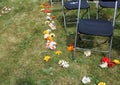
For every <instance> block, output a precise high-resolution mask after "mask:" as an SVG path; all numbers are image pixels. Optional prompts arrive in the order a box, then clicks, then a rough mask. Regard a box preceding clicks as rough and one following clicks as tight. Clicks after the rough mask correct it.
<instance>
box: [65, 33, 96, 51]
mask: <svg viewBox="0 0 120 85" xmlns="http://www.w3.org/2000/svg"><path fill="white" fill-rule="evenodd" d="M66 44H67V45H70V44H75V33H74V34H69V35H68V36H67V39H66ZM77 47H80V48H90V49H92V48H93V47H94V37H93V36H85V35H80V34H79V35H78V38H77Z"/></svg>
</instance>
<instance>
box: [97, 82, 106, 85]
mask: <svg viewBox="0 0 120 85" xmlns="http://www.w3.org/2000/svg"><path fill="white" fill-rule="evenodd" d="M98 85H106V83H105V82H100V83H98Z"/></svg>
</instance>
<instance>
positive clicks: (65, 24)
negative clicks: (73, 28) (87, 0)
mask: <svg viewBox="0 0 120 85" xmlns="http://www.w3.org/2000/svg"><path fill="white" fill-rule="evenodd" d="M69 1H70V0H69ZM64 2H65V1H64V0H62V13H63V20H64V30H65V31H66V32H67V30H66V29H67V24H72V23H77V21H73V22H70V21H68V22H67V21H66V20H67V19H66V15H67V13H68V12H69V11H71V10H67V11H66V12H65V7H64ZM85 9H86V12H84V14H83V16H82V17H84V15H85V14H86V13H87V12H88V18H90V8H85ZM76 10H77V9H76ZM76 20H77V19H76Z"/></svg>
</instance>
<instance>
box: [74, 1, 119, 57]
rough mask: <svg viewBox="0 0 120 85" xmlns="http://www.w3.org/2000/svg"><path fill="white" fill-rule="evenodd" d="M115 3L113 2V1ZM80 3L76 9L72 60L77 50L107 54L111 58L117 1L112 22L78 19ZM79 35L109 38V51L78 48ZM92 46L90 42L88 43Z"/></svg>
mask: <svg viewBox="0 0 120 85" xmlns="http://www.w3.org/2000/svg"><path fill="white" fill-rule="evenodd" d="M113 1H115V0H113ZM81 5H82V3H81V0H80V1H79V9H78V19H77V25H76V35H75V43H74V44H75V45H74V53H73V57H72V58H73V59H74V58H75V54H76V51H77V50H91V51H92V52H93V51H96V52H105V53H107V54H108V56H109V57H110V56H111V50H112V40H113V32H114V25H115V17H116V10H117V1H116V2H115V5H114V16H113V22H111V21H108V20H100V19H80V12H81V10H80V7H81ZM79 34H84V35H90V36H99V37H107V38H109V39H110V40H109V41H110V42H109V44H110V45H109V49H105V50H103V49H99V50H98V49H93V48H90V49H89V48H84V47H79V46H78V45H77V44H78V40H80V38H78V35H79ZM90 43H91V44H93V43H92V42H90ZM83 44H84V43H81V44H80V45H83Z"/></svg>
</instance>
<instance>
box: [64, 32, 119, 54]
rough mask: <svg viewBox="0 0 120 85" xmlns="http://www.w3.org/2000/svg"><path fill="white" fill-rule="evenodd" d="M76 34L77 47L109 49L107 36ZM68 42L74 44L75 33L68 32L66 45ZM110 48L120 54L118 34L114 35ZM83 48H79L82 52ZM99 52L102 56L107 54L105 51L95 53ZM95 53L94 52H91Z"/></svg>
mask: <svg viewBox="0 0 120 85" xmlns="http://www.w3.org/2000/svg"><path fill="white" fill-rule="evenodd" d="M81 36H82V39H81V38H80V36H78V39H77V47H80V48H88V49H92V50H109V43H108V41H109V38H105V37H99V38H98V37H96V36H95V37H94V36H84V35H81ZM70 44H75V33H74V34H69V35H68V36H67V38H66V45H67V46H69V45H70ZM112 49H113V50H115V51H116V52H117V53H118V54H120V36H114V38H113V46H112ZM82 51H83V50H81V52H82ZM99 53H100V54H101V55H102V56H107V55H108V54H107V53H103V52H97V54H99ZM93 54H96V52H93Z"/></svg>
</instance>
